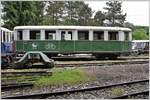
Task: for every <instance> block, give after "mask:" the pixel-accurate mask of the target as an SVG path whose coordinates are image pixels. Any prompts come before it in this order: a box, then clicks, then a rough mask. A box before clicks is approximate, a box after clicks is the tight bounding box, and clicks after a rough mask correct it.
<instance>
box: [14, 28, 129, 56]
mask: <svg viewBox="0 0 150 100" xmlns="http://www.w3.org/2000/svg"><path fill="white" fill-rule="evenodd" d="M131 36H132V33H131V29H129V28H121V27H97V26H17V27H15V28H14V39H15V51H16V52H17V53H22V52H27V51H42V52H44V53H46V54H47V55H49V56H52V55H55V54H77V53H85V54H87V53H90V54H93V55H95V56H96V57H117V56H119V55H120V54H124V53H129V52H130V51H131V40H132V37H131Z"/></svg>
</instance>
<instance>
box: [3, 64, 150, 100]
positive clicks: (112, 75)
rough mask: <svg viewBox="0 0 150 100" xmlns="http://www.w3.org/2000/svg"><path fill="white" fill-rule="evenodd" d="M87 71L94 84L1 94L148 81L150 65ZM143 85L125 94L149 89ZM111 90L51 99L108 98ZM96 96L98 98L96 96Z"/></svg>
mask: <svg viewBox="0 0 150 100" xmlns="http://www.w3.org/2000/svg"><path fill="white" fill-rule="evenodd" d="M83 69H84V70H86V71H87V73H89V74H90V75H93V76H95V77H96V78H95V80H94V81H92V82H87V83H84V84H83V83H82V84H78V85H74V86H68V85H64V86H51V87H44V88H39V87H33V88H24V89H16V90H12V91H6V92H3V91H2V92H1V96H2V97H5V96H13V95H25V94H34V93H46V92H55V91H63V90H69V89H78V88H85V87H91V86H99V85H101V86H103V85H109V84H114V83H120V82H127V81H133V80H141V79H148V78H149V77H148V76H149V64H129V65H111V66H109V65H105V66H96V67H95V66H93V67H85V68H83ZM141 86H142V85H140V86H138V85H136V86H133V87H132V88H131V87H129V88H128V89H127V90H125V93H128V92H126V91H129V92H132V91H139V89H140V90H141V91H142V90H145V89H148V84H147V85H146V86H145V85H144V87H141ZM140 87H141V88H140ZM110 92H111V90H108V91H106V90H100V91H99V92H98V93H97V91H96V92H92V93H85V95H84V93H83V95H82V94H81V93H79V94H78V93H77V95H73V96H71V97H70V96H68V95H66V96H65V97H50V98H55V99H56V98H74V99H75V98H88V99H89V98H107V97H109V96H111V94H110ZM95 95H96V96H95Z"/></svg>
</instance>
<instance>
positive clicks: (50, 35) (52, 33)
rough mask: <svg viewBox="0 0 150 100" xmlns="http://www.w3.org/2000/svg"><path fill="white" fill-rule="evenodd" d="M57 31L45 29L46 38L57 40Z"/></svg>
mask: <svg viewBox="0 0 150 100" xmlns="http://www.w3.org/2000/svg"><path fill="white" fill-rule="evenodd" d="M55 33H56V31H45V39H49V40H53V39H54V40H55Z"/></svg>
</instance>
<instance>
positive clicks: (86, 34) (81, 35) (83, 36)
mask: <svg viewBox="0 0 150 100" xmlns="http://www.w3.org/2000/svg"><path fill="white" fill-rule="evenodd" d="M78 40H89V31H78Z"/></svg>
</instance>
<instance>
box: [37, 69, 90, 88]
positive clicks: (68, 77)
mask: <svg viewBox="0 0 150 100" xmlns="http://www.w3.org/2000/svg"><path fill="white" fill-rule="evenodd" d="M90 79H92V78H91V77H90V76H89V75H88V74H87V73H86V72H85V71H84V70H82V69H79V68H74V69H61V70H60V69H59V70H53V74H52V76H42V77H41V78H40V79H38V80H37V81H36V82H35V86H52V85H57V86H59V85H63V84H68V85H73V84H78V83H82V82H87V81H89V80H90Z"/></svg>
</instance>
